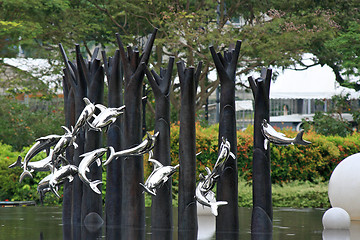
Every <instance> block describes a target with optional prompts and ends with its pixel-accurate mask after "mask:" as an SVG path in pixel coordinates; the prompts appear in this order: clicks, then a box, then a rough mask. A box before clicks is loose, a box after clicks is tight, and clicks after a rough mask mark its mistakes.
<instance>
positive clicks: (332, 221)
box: [322, 207, 351, 229]
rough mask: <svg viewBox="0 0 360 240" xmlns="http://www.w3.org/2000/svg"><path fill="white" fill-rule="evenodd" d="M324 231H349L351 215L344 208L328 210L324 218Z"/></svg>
mask: <svg viewBox="0 0 360 240" xmlns="http://www.w3.org/2000/svg"><path fill="white" fill-rule="evenodd" d="M322 224H323V226H324V229H349V228H350V225H351V221H350V216H349V214H348V213H347V212H346V211H345V210H344V209H342V208H338V207H334V208H330V209H329V210H327V211H326V212H325V213H324V215H323V218H322Z"/></svg>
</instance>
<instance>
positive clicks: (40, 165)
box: [9, 149, 54, 173]
mask: <svg viewBox="0 0 360 240" xmlns="http://www.w3.org/2000/svg"><path fill="white" fill-rule="evenodd" d="M53 151H54V150H52V149H50V154H49V156H47V157H46V158H44V159H42V160H39V161H35V162H28V164H27V170H29V171H30V173H31V172H34V171H36V172H46V171H51V170H52V168H53V166H52V164H51V157H52V153H53ZM21 160H22V157H21V156H19V157H18V159H17V161H16V162H15V163H13V164H12V165H10V166H11V167H16V166H20V167H23V165H24V164H25V162H22V161H21ZM10 166H9V167H10Z"/></svg>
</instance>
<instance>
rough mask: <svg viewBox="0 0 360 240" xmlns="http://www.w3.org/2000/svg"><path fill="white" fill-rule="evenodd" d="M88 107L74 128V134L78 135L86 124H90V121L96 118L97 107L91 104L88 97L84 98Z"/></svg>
mask: <svg viewBox="0 0 360 240" xmlns="http://www.w3.org/2000/svg"><path fill="white" fill-rule="evenodd" d="M83 100H84V102H85V104H86V106H85V108H84V109H83V110H82V112H81V114H80V116H79V118H78V120H77V121H76V123H75V126H74V134H75V135H76V134H77V133H78V132H79V130H80V129H81V128H82V127H83V126H84V125H85V124H86V123H88V122H89V120H90V119H91V118H92V117H93V116H94V112H95V105H94V104H93V103H91V102H90V100H89V99H88V98H86V97H84V98H83Z"/></svg>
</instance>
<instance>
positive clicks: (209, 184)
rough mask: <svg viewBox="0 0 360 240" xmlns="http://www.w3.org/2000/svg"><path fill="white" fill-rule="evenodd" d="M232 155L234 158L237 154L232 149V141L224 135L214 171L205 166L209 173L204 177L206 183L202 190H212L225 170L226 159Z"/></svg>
mask: <svg viewBox="0 0 360 240" xmlns="http://www.w3.org/2000/svg"><path fill="white" fill-rule="evenodd" d="M229 157H232V158H233V159H234V160H235V159H236V156H235V154H234V153H232V152H231V150H230V142H229V141H228V140H227V139H225V138H224V137H222V142H221V145H220V153H219V156H218V158H217V160H216V162H215V165H214V168H213V170H212V171H210V169H209V168H208V167H206V168H205V170H206V171H207V175H206V176H205V177H204V180H203V181H204V183H203V184H202V191H205V192H206V191H210V190H211V189H213V187H214V185H215V183H216V181H217V179H218V178H219V177H220V175H221V173H222V171H223V170H224V166H225V163H226V161H227V160H228V159H229Z"/></svg>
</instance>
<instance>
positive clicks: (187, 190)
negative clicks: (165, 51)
mask: <svg viewBox="0 0 360 240" xmlns="http://www.w3.org/2000/svg"><path fill="white" fill-rule="evenodd" d="M177 68H178V75H179V80H180V91H181V107H180V133H179V164H180V168H179V193H178V194H179V202H178V231H179V232H178V236H179V239H186V240H190V239H196V238H197V229H198V224H197V209H196V200H195V197H194V196H195V189H196V176H195V174H196V143H195V141H196V130H195V97H196V88H197V82H198V79H199V75H200V74H199V72H200V70H201V63H200V64H199V66H198V69H197V71H196V73H195V69H194V67H189V68H185V66H184V62H182V61H181V62H178V63H177Z"/></svg>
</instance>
